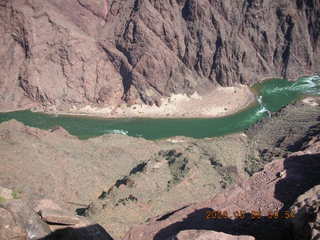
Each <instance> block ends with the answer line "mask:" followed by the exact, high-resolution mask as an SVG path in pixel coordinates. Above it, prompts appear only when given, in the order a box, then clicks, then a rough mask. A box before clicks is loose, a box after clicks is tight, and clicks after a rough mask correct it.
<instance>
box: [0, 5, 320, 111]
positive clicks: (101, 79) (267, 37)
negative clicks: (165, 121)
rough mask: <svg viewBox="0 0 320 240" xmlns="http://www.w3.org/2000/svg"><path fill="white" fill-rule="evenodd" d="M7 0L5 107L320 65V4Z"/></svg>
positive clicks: (110, 99) (184, 86)
mask: <svg viewBox="0 0 320 240" xmlns="http://www.w3.org/2000/svg"><path fill="white" fill-rule="evenodd" d="M108 2H109V4H108V7H109V11H108V15H107V17H106V18H104V12H105V10H104V6H103V5H104V1H102V0H101V1H93V0H87V1H84V0H70V1H68V2H66V1H62V0H57V1H35V0H21V1H20V0H12V1H7V0H1V1H0V33H1V36H2V39H1V43H2V47H1V49H0V66H1V69H2V71H1V73H0V96H1V97H0V109H1V110H8V109H17V108H26V107H30V106H32V105H34V103H36V104H38V105H39V104H40V105H44V106H47V107H49V106H53V108H58V109H62V110H66V109H69V108H71V107H72V106H73V105H74V106H83V105H88V104H90V105H93V104H98V105H99V106H107V105H108V106H115V105H117V104H119V103H120V102H121V101H126V102H128V103H135V102H137V103H139V102H143V103H147V104H154V103H156V104H160V101H159V99H160V98H161V97H164V96H169V95H170V94H172V93H186V94H192V93H194V92H195V91H197V92H198V93H200V94H203V93H205V92H207V91H210V89H212V88H213V87H215V86H217V85H222V86H230V85H234V84H236V83H243V84H252V83H254V82H256V81H259V80H261V79H262V78H264V77H271V76H281V77H288V78H296V77H297V76H299V75H301V74H306V73H310V72H314V71H318V70H319V68H320V62H319V59H318V58H317V56H318V55H319V51H320V50H319V29H320V27H319V26H320V22H319V19H320V6H319V2H318V1H316V0H308V1H307V0H299V1H289V0H285V1H268V0H254V1H251V0H250V1H249V0H242V1H237V2H235V1H220V0H215V1H207V0H205V1H195V0H180V1H160V2H158V1H151V0H130V1H120V0H112V1H111V0H110V1H108Z"/></svg>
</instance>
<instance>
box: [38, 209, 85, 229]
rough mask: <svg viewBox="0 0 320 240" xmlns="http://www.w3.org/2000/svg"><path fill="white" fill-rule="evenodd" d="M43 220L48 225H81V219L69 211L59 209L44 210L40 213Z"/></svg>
mask: <svg viewBox="0 0 320 240" xmlns="http://www.w3.org/2000/svg"><path fill="white" fill-rule="evenodd" d="M40 215H41V217H42V219H43V220H44V221H46V222H48V223H55V224H63V225H74V224H77V223H80V219H79V218H78V217H76V216H74V215H72V214H70V213H68V212H67V211H64V210H58V209H48V208H47V209H42V210H41V211H40Z"/></svg>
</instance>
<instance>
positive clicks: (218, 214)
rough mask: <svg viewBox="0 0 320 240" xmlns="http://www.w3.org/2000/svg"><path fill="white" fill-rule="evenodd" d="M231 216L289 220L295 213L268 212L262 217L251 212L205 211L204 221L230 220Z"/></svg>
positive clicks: (257, 212) (260, 214) (256, 212)
mask: <svg viewBox="0 0 320 240" xmlns="http://www.w3.org/2000/svg"><path fill="white" fill-rule="evenodd" d="M231 216H233V217H234V218H236V219H245V218H248V217H249V218H251V219H261V218H268V219H290V218H294V217H295V212H294V211H291V210H287V211H279V210H275V211H269V212H268V214H267V215H266V216H263V215H262V213H261V211H256V210H253V211H251V212H247V211H243V210H237V211H234V212H232V213H231V214H230V213H229V212H228V211H216V210H210V211H206V216H205V219H231Z"/></svg>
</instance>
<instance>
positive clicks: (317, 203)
mask: <svg viewBox="0 0 320 240" xmlns="http://www.w3.org/2000/svg"><path fill="white" fill-rule="evenodd" d="M291 209H292V211H295V212H296V213H297V214H296V218H294V219H293V220H292V223H293V235H294V240H298V239H299V240H307V239H308V240H309V239H310V240H317V239H319V238H320V185H318V186H316V187H314V188H312V189H310V190H309V191H308V192H306V193H304V194H302V195H301V196H299V198H298V199H297V200H296V202H295V203H294V205H293V206H292V207H291Z"/></svg>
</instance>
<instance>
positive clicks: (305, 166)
mask: <svg viewBox="0 0 320 240" xmlns="http://www.w3.org/2000/svg"><path fill="white" fill-rule="evenodd" d="M316 132H317V131H316ZM319 146H320V137H319V132H318V133H317V134H316V135H310V136H309V140H308V141H306V142H305V144H303V147H302V148H301V150H300V151H297V152H295V153H292V154H289V155H288V156H287V158H280V159H274V160H273V161H272V162H271V163H268V164H267V165H265V167H264V169H263V170H262V171H259V172H257V173H255V174H253V176H252V177H251V178H249V179H248V180H247V181H244V182H242V183H240V184H238V185H234V186H233V187H231V188H229V189H228V190H226V191H223V192H220V193H219V194H217V195H215V196H214V197H213V198H212V199H210V200H208V201H204V202H201V203H197V204H193V205H190V206H187V207H184V208H180V209H177V210H174V211H172V212H169V213H167V214H165V215H162V216H157V217H155V218H153V219H150V220H149V221H148V223H146V224H145V225H141V226H138V227H134V228H132V229H131V230H130V231H129V232H128V233H127V235H126V236H125V238H124V239H125V240H135V239H153V240H157V239H159V240H160V239H177V238H178V236H179V234H182V233H183V232H185V231H189V230H193V229H197V230H210V231H215V232H224V233H228V234H232V235H249V236H254V237H255V238H256V239H259V240H267V239H275V240H281V239H292V237H293V238H294V239H299V240H300V239H318V238H319V230H318V228H319V187H318V186H317V187H314V186H316V185H318V184H319V183H320V175H319V171H320V162H319V156H320V151H319V150H320V148H319ZM313 187H314V188H313ZM311 188H312V189H311ZM309 189H311V190H309ZM308 190H309V191H308ZM306 191H308V192H306ZM305 192H306V193H305ZM300 195H301V196H300ZM297 198H298V200H296V199H297ZM295 201H296V202H295ZM294 202H295V203H294ZM293 203H294V205H293V206H292V204H293ZM290 206H292V207H291V208H290ZM186 234H187V233H186ZM178 239H179V238H178Z"/></svg>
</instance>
